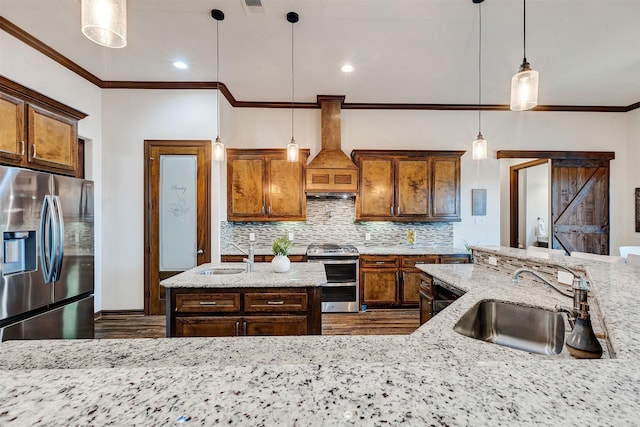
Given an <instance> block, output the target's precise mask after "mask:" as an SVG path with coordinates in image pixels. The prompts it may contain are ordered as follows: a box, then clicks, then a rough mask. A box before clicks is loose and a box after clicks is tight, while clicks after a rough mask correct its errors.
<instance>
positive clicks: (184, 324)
mask: <svg viewBox="0 0 640 427" xmlns="http://www.w3.org/2000/svg"><path fill="white" fill-rule="evenodd" d="M242 321H243V320H242V317H236V316H231V317H222V316H220V317H214V316H198V317H180V316H178V317H176V336H178V337H234V336H236V335H241V334H242V331H243V324H242Z"/></svg>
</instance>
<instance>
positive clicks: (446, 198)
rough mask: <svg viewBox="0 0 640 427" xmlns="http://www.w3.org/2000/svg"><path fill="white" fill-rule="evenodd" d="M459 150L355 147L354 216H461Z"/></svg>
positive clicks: (403, 218) (433, 218)
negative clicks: (357, 182) (357, 181)
mask: <svg viewBox="0 0 640 427" xmlns="http://www.w3.org/2000/svg"><path fill="white" fill-rule="evenodd" d="M462 154H464V151H409V150H396V151H388V150H354V151H353V152H352V154H351V157H352V158H353V160H354V162H355V163H356V164H357V165H358V166H359V167H360V193H359V195H358V197H357V200H356V220H358V221H376V220H380V221H420V222H427V221H460V157H461V156H462Z"/></svg>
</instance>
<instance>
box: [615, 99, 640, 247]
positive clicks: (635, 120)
mask: <svg viewBox="0 0 640 427" xmlns="http://www.w3.org/2000/svg"><path fill="white" fill-rule="evenodd" d="M626 116H627V126H628V128H627V153H626V162H625V163H624V177H625V179H624V182H623V183H622V191H621V197H622V199H623V200H622V203H621V205H622V209H623V215H622V221H623V229H622V230H621V235H620V236H619V238H618V239H617V242H618V244H617V246H613V244H612V246H611V248H612V253H613V254H615V255H618V252H616V251H617V247H618V246H640V233H638V232H636V228H635V224H636V223H635V189H636V188H640V168H639V167H638V161H639V160H640V109H638V110H635V111H632V112H630V113H627V114H626ZM621 166H622V165H621Z"/></svg>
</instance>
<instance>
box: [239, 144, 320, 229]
mask: <svg viewBox="0 0 640 427" xmlns="http://www.w3.org/2000/svg"><path fill="white" fill-rule="evenodd" d="M286 156H287V154H286V150H284V149H257V150H241V149H228V150H227V220H228V221H287V220H289V221H300V220H304V219H305V218H306V214H307V209H306V196H305V194H304V165H305V164H306V162H307V158H308V157H309V150H308V149H303V150H300V156H299V157H300V159H299V161H298V162H294V163H292V162H288V161H287V157H286Z"/></svg>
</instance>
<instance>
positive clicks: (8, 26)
mask: <svg viewBox="0 0 640 427" xmlns="http://www.w3.org/2000/svg"><path fill="white" fill-rule="evenodd" d="M0 30H3V31H5V32H6V33H8V34H10V35H12V36H13V37H15V38H16V39H18V40H20V41H21V42H23V43H25V44H26V45H28V46H31V47H32V48H34V49H35V50H37V51H38V52H40V53H42V54H43V55H45V56H47V57H49V58H51V59H52V60H54V61H55V62H57V63H58V64H60V65H62V66H63V67H65V68H67V69H69V70H70V71H72V72H74V73H76V74H77V75H79V76H80V77H82V78H84V79H86V80H87V81H89V82H90V83H93V84H94V85H96V86H98V87H99V88H102V89H218V83H216V82H145V81H143V82H139V81H138V82H136V81H105V80H101V79H100V78H99V77H97V76H96V75H94V74H92V73H91V72H89V71H88V70H86V69H85V68H83V67H81V66H80V65H78V64H76V63H75V62H73V61H72V60H70V59H69V58H67V57H66V56H64V55H62V54H61V53H60V52H58V51H57V50H55V49H53V48H52V47H50V46H48V45H47V44H45V43H44V42H42V41H40V40H39V39H37V38H35V37H34V36H32V35H31V34H29V33H27V32H26V31H25V30H23V29H22V28H20V27H18V26H17V25H15V24H14V23H12V22H11V21H9V20H8V19H6V18H5V17H3V16H0ZM220 91H221V92H222V94H223V95H224V97H225V98H226V99H227V101H228V102H229V103H230V104H231V105H232V106H233V107H237V108H291V103H290V102H270V101H266V102H264V101H238V100H236V99H235V97H234V96H233V94H232V93H231V91H229V89H228V88H227V87H226V86H225V85H224V84H223V83H220ZM319 96H321V95H319ZM343 101H344V96H343ZM294 108H297V109H299V108H320V103H319V101H318V102H315V103H313V102H298V103H294ZM342 108H343V109H347V110H448V111H470V110H478V109H480V110H483V111H511V110H510V109H509V105H508V104H490V105H480V106H478V104H422V103H397V104H387V103H348V104H343V105H342ZM637 108H640V101H639V102H636V103H633V104H629V105H627V106H613V105H612V106H607V105H538V106H537V107H535V108H534V109H532V110H530V111H565V112H590V113H627V112H629V111H632V110H635V109H637Z"/></svg>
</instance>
